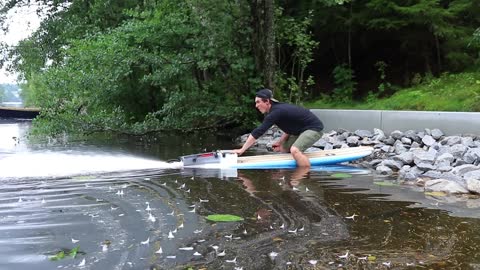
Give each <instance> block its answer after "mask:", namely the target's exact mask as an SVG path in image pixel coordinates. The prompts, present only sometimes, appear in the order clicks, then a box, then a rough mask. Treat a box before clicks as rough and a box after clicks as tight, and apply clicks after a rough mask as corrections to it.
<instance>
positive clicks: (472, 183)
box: [465, 178, 480, 194]
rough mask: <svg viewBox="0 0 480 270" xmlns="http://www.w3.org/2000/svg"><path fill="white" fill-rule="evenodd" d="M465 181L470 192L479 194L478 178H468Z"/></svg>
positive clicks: (479, 183) (479, 182)
mask: <svg viewBox="0 0 480 270" xmlns="http://www.w3.org/2000/svg"><path fill="white" fill-rule="evenodd" d="M465 182H466V184H467V189H468V190H469V191H470V192H473V193H477V194H480V180H478V179H473V178H468V179H466V180H465Z"/></svg>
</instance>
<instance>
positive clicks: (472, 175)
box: [462, 170, 480, 179]
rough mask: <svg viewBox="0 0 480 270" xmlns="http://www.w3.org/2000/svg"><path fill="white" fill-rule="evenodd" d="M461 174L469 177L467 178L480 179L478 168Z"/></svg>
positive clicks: (466, 177)
mask: <svg viewBox="0 0 480 270" xmlns="http://www.w3.org/2000/svg"><path fill="white" fill-rule="evenodd" d="M462 176H463V178H465V179H469V178H473V179H480V170H475V171H469V172H467V173H465V174H463V175H462Z"/></svg>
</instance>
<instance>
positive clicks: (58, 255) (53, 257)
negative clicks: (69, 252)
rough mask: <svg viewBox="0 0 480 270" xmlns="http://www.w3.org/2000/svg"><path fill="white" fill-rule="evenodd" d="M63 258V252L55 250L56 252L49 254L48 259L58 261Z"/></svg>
mask: <svg viewBox="0 0 480 270" xmlns="http://www.w3.org/2000/svg"><path fill="white" fill-rule="evenodd" d="M63 258H65V252H64V251H63V250H62V251H59V252H57V254H55V255H53V256H51V257H50V258H49V259H50V260H51V261H58V260H61V259H63Z"/></svg>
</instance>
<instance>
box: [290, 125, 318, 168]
mask: <svg viewBox="0 0 480 270" xmlns="http://www.w3.org/2000/svg"><path fill="white" fill-rule="evenodd" d="M322 135H323V133H322V132H320V131H315V130H305V131H304V132H303V133H302V134H300V136H298V139H297V140H296V141H295V143H293V145H292V147H290V153H291V154H292V156H293V158H294V159H295V160H296V161H297V166H298V167H310V161H309V160H308V157H307V156H306V155H305V154H304V153H303V152H304V151H305V150H307V149H308V148H309V147H311V146H312V145H313V144H314V143H315V142H317V141H318V140H320V138H322Z"/></svg>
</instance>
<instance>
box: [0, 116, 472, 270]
mask: <svg viewBox="0 0 480 270" xmlns="http://www.w3.org/2000/svg"><path fill="white" fill-rule="evenodd" d="M28 128H29V124H28V123H3V124H0V142H1V144H0V181H1V185H0V194H1V195H0V243H1V245H0V269H33V268H34V269H186V268H188V267H192V268H193V269H202V268H203V269H204V268H207V269H242V268H243V269H338V268H345V269H387V268H388V269H477V268H478V267H479V263H480V258H479V255H478V252H477V251H478V248H479V246H480V244H479V243H480V241H479V240H480V239H479V237H480V236H478V233H477V232H478V230H479V229H480V222H479V219H478V214H477V212H478V206H479V205H480V204H479V203H478V199H476V198H470V199H467V198H463V197H462V198H455V200H453V198H447V197H443V196H436V195H435V194H430V195H429V194H424V193H423V192H421V191H420V190H415V189H412V188H411V187H405V186H401V185H397V184H396V182H395V181H393V179H388V178H377V177H375V176H374V175H373V174H372V173H371V172H370V171H368V170H364V169H359V168H355V167H351V166H329V167H318V168H314V169H313V170H310V171H304V170H298V169H297V170H238V171H237V170H213V169H212V170H201V169H183V168H180V167H179V164H178V163H175V162H167V161H168V160H169V159H173V158H175V157H178V156H180V155H183V154H191V153H197V152H202V151H203V150H213V149H226V148H229V147H233V145H232V143H231V141H230V140H224V139H220V138H211V137H201V136H187V137H176V138H172V137H158V138H157V140H149V141H148V142H145V141H140V140H139V139H134V140H128V139H121V138H117V139H115V140H112V139H109V140H100V141H98V140H97V141H91V142H68V143H64V144H62V143H58V142H57V143H52V142H51V143H48V142H47V143H44V144H37V145H31V144H29V143H28V142H27V140H26V139H25V138H24V135H25V134H26V132H27V131H28ZM13 137H15V138H16V139H14V138H13ZM18 138H20V139H18ZM66 141H68V140H66ZM205 148H207V149H205ZM218 213H224V214H234V215H238V216H241V217H243V218H244V221H243V222H234V223H212V222H209V221H207V220H206V219H205V216H207V215H209V214H218ZM76 247H78V252H77V254H76V256H75V257H74V258H73V257H71V256H68V254H69V253H70V252H71V250H72V249H74V248H76ZM60 251H63V252H64V253H65V254H67V256H66V257H65V258H63V259H59V260H56V261H53V260H52V258H55V255H56V254H58V253H59V252H60Z"/></svg>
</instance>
